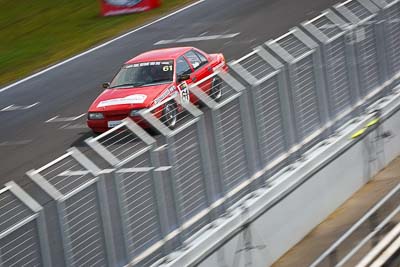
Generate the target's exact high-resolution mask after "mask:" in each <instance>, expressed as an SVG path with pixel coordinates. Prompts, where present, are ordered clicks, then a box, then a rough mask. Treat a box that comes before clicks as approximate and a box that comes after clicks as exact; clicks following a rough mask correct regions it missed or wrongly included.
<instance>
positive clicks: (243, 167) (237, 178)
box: [215, 98, 249, 192]
mask: <svg viewBox="0 0 400 267" xmlns="http://www.w3.org/2000/svg"><path fill="white" fill-rule="evenodd" d="M238 100H239V99H238V98H236V99H235V101H232V102H230V103H227V104H226V105H224V106H223V107H220V108H219V109H218V112H217V113H216V116H215V119H216V122H215V124H216V132H217V135H218V146H219V153H220V160H221V162H220V165H221V169H222V173H223V184H224V186H225V188H226V191H227V192H228V191H230V190H232V189H234V188H235V187H236V186H237V185H239V184H240V183H241V182H243V181H245V180H247V179H248V178H249V170H248V162H247V159H246V149H245V141H244V135H243V130H244V129H243V125H242V122H241V120H242V117H241V114H240V110H238V109H237V105H238Z"/></svg>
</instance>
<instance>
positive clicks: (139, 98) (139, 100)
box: [97, 94, 147, 108]
mask: <svg viewBox="0 0 400 267" xmlns="http://www.w3.org/2000/svg"><path fill="white" fill-rule="evenodd" d="M146 98H147V96H146V95H142V94H135V95H129V96H127V97H124V98H114V99H109V100H105V101H101V102H100V103H99V104H98V105H97V107H98V108H101V107H108V106H115V105H124V104H143V103H144V101H145V100H146Z"/></svg>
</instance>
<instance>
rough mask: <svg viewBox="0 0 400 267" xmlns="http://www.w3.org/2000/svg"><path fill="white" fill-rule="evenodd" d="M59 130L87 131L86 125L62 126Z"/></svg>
mask: <svg viewBox="0 0 400 267" xmlns="http://www.w3.org/2000/svg"><path fill="white" fill-rule="evenodd" d="M59 129H63V130H64V129H65V130H75V129H89V128H88V126H87V125H86V124H83V123H82V124H64V125H63V126H61V127H60V128H59Z"/></svg>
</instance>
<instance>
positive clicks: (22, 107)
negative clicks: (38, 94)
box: [0, 102, 40, 112]
mask: <svg viewBox="0 0 400 267" xmlns="http://www.w3.org/2000/svg"><path fill="white" fill-rule="evenodd" d="M39 103H40V102H36V103H34V104H32V105H29V106H16V105H14V104H12V105H9V106H7V107H5V108H3V109H1V110H0V112H4V111H14V110H26V109H30V108H33V107H34V106H37V105H39Z"/></svg>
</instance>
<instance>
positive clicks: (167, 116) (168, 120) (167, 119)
mask: <svg viewBox="0 0 400 267" xmlns="http://www.w3.org/2000/svg"><path fill="white" fill-rule="evenodd" d="M177 116H178V106H177V105H176V103H175V101H170V102H168V103H166V104H165V106H164V109H163V112H162V118H161V121H162V122H163V123H164V124H165V125H166V126H167V127H168V128H170V129H174V128H175V126H176V122H177Z"/></svg>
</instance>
